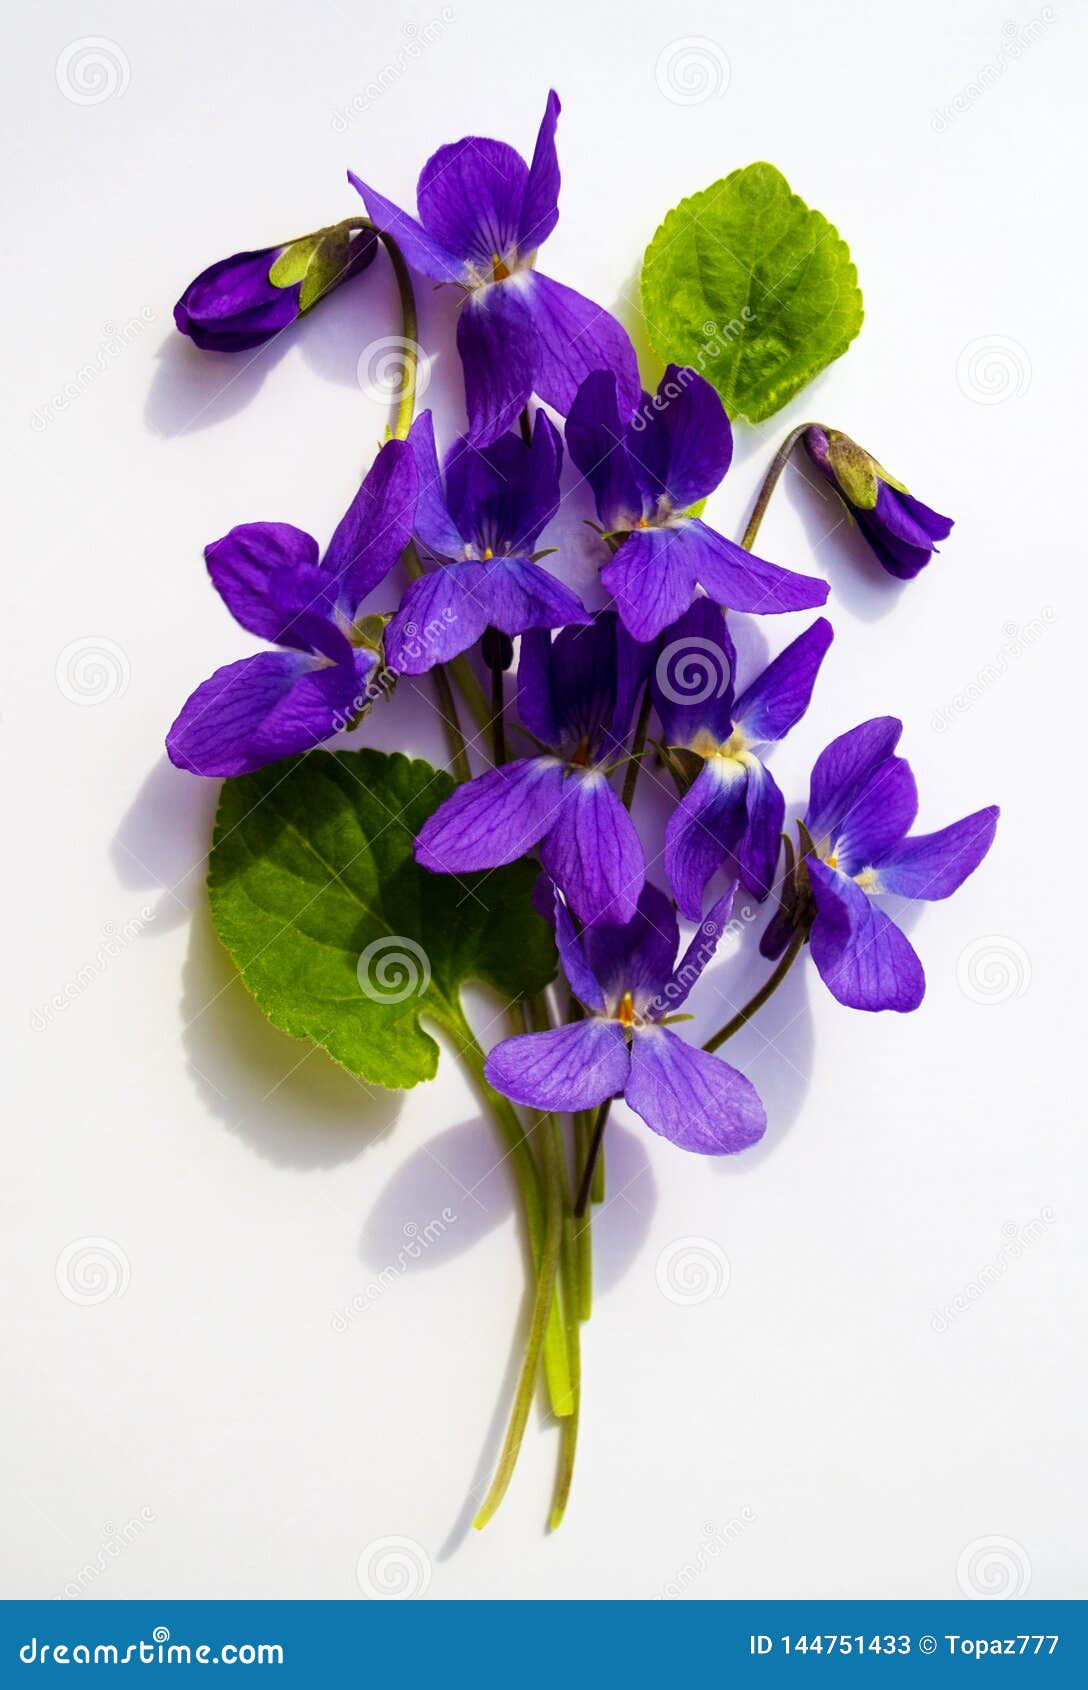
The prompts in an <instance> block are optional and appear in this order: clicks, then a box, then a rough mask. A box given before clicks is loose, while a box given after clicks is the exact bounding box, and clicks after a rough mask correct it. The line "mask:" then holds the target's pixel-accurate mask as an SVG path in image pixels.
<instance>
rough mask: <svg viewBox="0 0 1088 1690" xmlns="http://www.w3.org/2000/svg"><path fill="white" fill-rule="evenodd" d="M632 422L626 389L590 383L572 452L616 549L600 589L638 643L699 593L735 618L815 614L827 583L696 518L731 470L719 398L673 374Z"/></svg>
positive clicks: (571, 426)
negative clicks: (696, 508)
mask: <svg viewBox="0 0 1088 1690" xmlns="http://www.w3.org/2000/svg"><path fill="white" fill-rule="evenodd" d="M642 398H643V402H642V406H641V408H640V410H639V411H638V412H637V413H636V415H635V417H634V419H633V420H632V421H631V422H625V421H624V417H625V415H626V413H625V411H624V410H623V404H622V395H621V394H620V393H619V391H618V389H617V384H616V379H615V377H614V376H613V375H611V374H610V373H608V372H607V371H598V372H596V373H595V374H593V375H590V376H588V377H587V378H586V380H585V381H584V382H583V383H582V385H581V387H580V388H579V390H578V394H577V397H576V398H575V400H574V403H573V404H572V406H571V408H570V413H569V415H568V417H567V426H566V440H567V450H568V451H569V452H570V455H571V457H572V459H573V460H574V462H575V463H576V464H577V466H578V468H579V469H580V470H581V471H582V473H583V475H584V476H585V477H586V479H587V480H588V482H589V484H590V486H591V487H592V489H593V494H594V497H595V499H596V501H597V514H598V516H599V517H600V519H601V521H602V523H603V524H604V526H605V529H606V531H607V533H608V536H609V538H610V539H611V540H612V541H613V542H618V547H617V550H616V555H615V557H614V558H613V559H612V560H611V562H609V563H607V564H605V566H604V568H603V569H602V570H601V580H602V581H603V583H604V585H605V586H606V587H607V588H608V591H609V592H610V593H611V594H612V597H613V598H614V599H615V601H616V605H617V608H618V609H619V613H620V615H621V616H622V617H623V620H624V622H625V624H626V626H627V628H628V629H629V631H630V632H631V633H632V634H633V635H634V637H635V639H636V640H651V639H653V638H654V637H655V635H657V634H659V633H660V632H661V630H662V629H663V628H664V627H666V626H667V625H668V624H669V623H670V622H675V621H676V618H677V617H678V616H680V615H681V614H682V612H683V611H685V610H686V609H687V608H688V605H689V604H690V603H691V601H692V599H693V598H694V597H695V592H696V588H697V587H698V586H702V587H704V588H705V589H706V591H707V593H708V594H709V595H710V597H711V598H712V599H716V600H717V601H718V603H719V604H722V605H728V606H729V608H730V609H731V610H751V611H759V612H765V613H770V612H773V611H783V610H809V609H811V608H812V607H813V606H814V605H821V604H823V603H824V601H825V600H826V598H827V594H828V585H827V582H826V581H817V580H814V579H813V578H812V577H811V576H809V575H795V574H793V573H792V571H790V570H788V569H780V568H779V567H778V566H777V564H773V563H766V562H764V560H763V559H762V558H758V557H756V556H754V554H753V553H751V552H746V551H744V550H743V549H742V548H741V547H740V546H737V545H735V544H734V543H733V541H732V540H727V539H725V537H724V536H723V535H721V534H718V533H716V532H715V530H714V529H713V528H708V527H707V525H706V523H705V522H702V521H700V520H699V518H698V517H694V516H692V515H690V514H689V513H690V507H691V506H692V505H694V504H697V503H698V501H699V500H700V499H705V498H706V496H707V494H708V493H712V492H713V491H714V488H715V487H717V485H718V483H719V481H721V479H722V477H723V476H724V475H725V472H726V470H727V469H728V468H729V463H730V459H731V458H732V456H733V433H732V430H731V428H730V426H729V418H728V417H727V416H726V414H725V409H724V407H723V405H722V402H721V400H720V399H719V397H718V395H717V393H716V392H715V391H714V389H713V388H712V387H711V385H710V383H709V382H708V381H704V380H703V378H702V376H699V375H696V373H695V371H694V370H691V369H679V368H678V367H677V366H676V365H675V364H670V365H669V367H668V369H667V370H666V371H665V374H664V375H663V376H662V378H661V383H660V385H659V387H658V390H657V394H656V396H654V397H651V396H650V395H649V394H643V396H642Z"/></svg>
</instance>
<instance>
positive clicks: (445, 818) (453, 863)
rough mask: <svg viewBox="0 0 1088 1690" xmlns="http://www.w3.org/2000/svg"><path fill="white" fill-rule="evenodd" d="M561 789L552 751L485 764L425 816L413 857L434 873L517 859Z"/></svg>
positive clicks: (538, 833) (542, 828)
mask: <svg viewBox="0 0 1088 1690" xmlns="http://www.w3.org/2000/svg"><path fill="white" fill-rule="evenodd" d="M562 793H563V768H562V764H560V763H559V762H557V761H556V760H555V759H553V758H551V757H528V758H524V759H522V760H521V761H519V762H516V763H504V764H503V765H502V767H501V768H499V769H490V770H489V771H488V773H487V774H486V775H478V776H477V777H476V779H475V780H470V781H467V782H466V783H465V785H464V786H459V787H458V788H457V790H456V791H455V792H452V793H451V794H450V796H449V797H448V798H447V799H446V801H445V803H444V804H441V805H440V806H439V808H438V809H437V810H436V811H435V813H434V815H433V816H431V817H429V818H428V820H427V821H425V822H424V824H423V827H422V829H421V830H420V832H419V835H418V836H417V838H416V862H417V863H421V864H422V866H423V867H424V868H429V869H434V870H435V872H436V873H438V874H458V873H465V872H471V871H472V870H474V869H482V868H499V867H500V866H501V865H502V864H503V863H513V862H516V861H517V859H518V857H523V856H524V855H525V853H526V852H527V851H531V850H532V848H533V846H534V845H535V844H536V843H537V841H538V840H539V839H540V838H541V837H542V836H543V835H544V834H545V833H547V831H548V829H549V828H550V827H551V825H552V823H553V822H554V821H555V818H556V816H557V815H558V813H559V804H560V800H561V798H562Z"/></svg>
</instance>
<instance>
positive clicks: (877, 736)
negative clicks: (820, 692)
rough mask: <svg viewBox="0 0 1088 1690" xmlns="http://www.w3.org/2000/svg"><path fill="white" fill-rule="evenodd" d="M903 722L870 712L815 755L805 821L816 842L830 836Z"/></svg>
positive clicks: (887, 753) (891, 748) (895, 742)
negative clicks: (868, 718) (866, 719)
mask: <svg viewBox="0 0 1088 1690" xmlns="http://www.w3.org/2000/svg"><path fill="white" fill-rule="evenodd" d="M902 732H903V724H902V722H900V721H897V720H896V718H895V717H894V716H874V717H873V718H872V720H871V721H868V722H861V723H859V725H858V726H857V727H856V728H851V729H850V730H849V732H847V733H844V734H840V735H839V737H838V739H833V740H832V741H831V744H830V745H829V746H827V747H826V748H825V749H824V750H823V751H821V752H820V755H819V756H818V757H817V759H816V762H815V765H814V766H813V770H812V781H811V784H810V786H809V795H808V810H807V811H806V813H805V825H806V827H807V828H808V830H809V832H810V833H811V834H812V837H813V839H815V841H816V842H817V844H819V843H821V842H822V841H823V840H824V839H829V838H830V837H831V833H832V830H833V829H834V828H836V827H838V826H839V824H840V823H841V821H842V819H843V817H844V816H845V815H846V813H847V811H848V810H849V808H850V806H851V804H853V803H854V802H855V801H856V800H857V799H858V798H859V797H860V795H861V793H862V792H863V791H864V789H865V787H866V786H867V785H868V784H869V782H870V781H871V780H872V778H873V775H874V774H875V773H876V771H877V769H878V768H879V767H880V765H881V763H883V762H884V761H885V760H886V759H887V758H888V757H890V756H891V754H892V752H893V751H894V750H895V748H896V746H897V745H898V743H899V736H900V734H901V733H902Z"/></svg>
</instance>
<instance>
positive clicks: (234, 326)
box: [174, 228, 377, 352]
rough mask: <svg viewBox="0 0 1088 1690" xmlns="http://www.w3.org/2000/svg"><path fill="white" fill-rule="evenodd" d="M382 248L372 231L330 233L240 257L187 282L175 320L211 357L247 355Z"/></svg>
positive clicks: (321, 232) (238, 254) (337, 230)
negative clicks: (238, 353)
mask: <svg viewBox="0 0 1088 1690" xmlns="http://www.w3.org/2000/svg"><path fill="white" fill-rule="evenodd" d="M376 250H377V239H376V236H375V235H374V232H373V230H371V229H363V230H360V231H358V232H356V233H354V234H351V233H349V231H348V230H347V229H345V228H331V229H319V230H318V231H317V233H316V234H313V235H306V236H304V237H303V239H302V240H299V241H292V242H290V243H289V244H288V245H287V246H270V247H262V248H261V250H260V251H259V252H236V253H235V254H234V255H233V257H231V258H221V259H220V260H219V262H218V263H217V264H212V265H210V266H209V267H208V269H207V270H202V271H201V273H200V275H199V276H197V277H196V279H195V280H194V281H192V282H190V283H189V286H188V287H187V288H186V289H185V292H184V293H183V294H182V296H181V298H180V299H179V300H178V302H177V304H176V305H175V307H174V321H175V323H176V324H177V326H178V328H179V329H180V330H181V333H182V334H187V335H189V337H190V338H191V339H192V340H194V341H195V342H196V344H197V346H199V347H200V348H201V349H202V350H203V351H205V352H246V351H248V350H249V349H250V348H251V347H254V346H263V345H264V343H265V341H267V340H271V339H272V338H273V337H274V336H275V335H277V334H279V332H280V330H281V329H285V328H286V327H287V326H288V324H289V323H293V322H294V320H295V318H296V317H298V316H300V315H301V314H302V313H303V312H304V311H308V310H309V309H310V308H311V306H313V305H316V304H317V302H318V300H319V299H323V298H324V296H325V295H326V294H327V293H329V292H331V290H332V289H333V288H334V287H337V286H339V284H340V283H341V282H344V281H346V280H347V279H348V277H349V276H356V275H358V274H359V272H360V271H361V270H365V269H366V267H367V265H368V264H369V263H370V262H371V260H372V259H373V257H374V254H375V251H376Z"/></svg>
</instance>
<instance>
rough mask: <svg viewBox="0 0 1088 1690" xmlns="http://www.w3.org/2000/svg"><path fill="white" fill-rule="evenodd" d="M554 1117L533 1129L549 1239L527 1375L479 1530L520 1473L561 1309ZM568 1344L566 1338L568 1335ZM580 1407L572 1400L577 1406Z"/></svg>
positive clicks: (560, 1195) (477, 1523) (530, 1338)
mask: <svg viewBox="0 0 1088 1690" xmlns="http://www.w3.org/2000/svg"><path fill="white" fill-rule="evenodd" d="M551 1124H552V1123H551V1120H550V1117H548V1116H547V1115H541V1116H539V1117H538V1119H537V1121H536V1123H535V1125H534V1128H533V1131H534V1132H535V1131H536V1129H537V1128H538V1127H539V1128H541V1129H542V1130H541V1132H540V1134H539V1141H540V1159H541V1162H542V1164H543V1173H544V1204H545V1228H544V1240H543V1245H542V1248H541V1252H540V1264H539V1269H538V1273H537V1283H536V1295H535V1297H534V1299H533V1313H532V1318H531V1319H530V1322H529V1336H528V1338H527V1340H526V1343H525V1355H524V1357H523V1359H522V1364H521V1373H520V1375H519V1377H518V1388H517V1391H516V1392H515V1394H514V1406H513V1408H512V1409H511V1411H510V1423H509V1425H508V1427H507V1430H506V1437H505V1439H504V1441H503V1446H502V1451H501V1453H500V1455H499V1463H498V1466H497V1467H496V1469H495V1477H494V1478H493V1479H492V1481H491V1488H490V1490H489V1491H488V1493H487V1495H486V1497H485V1498H484V1501H483V1505H482V1507H481V1508H480V1511H479V1513H478V1514H477V1515H476V1518H475V1519H474V1520H473V1522H472V1524H473V1525H474V1526H475V1527H476V1530H477V1531H482V1530H483V1528H484V1526H486V1525H487V1522H488V1521H489V1520H490V1519H491V1517H492V1515H493V1514H494V1513H495V1510H496V1509H497V1508H498V1506H499V1504H500V1502H501V1501H502V1499H503V1497H504V1496H505V1495H506V1492H507V1488H508V1486H509V1484H510V1480H511V1478H512V1477H513V1474H514V1466H515V1464H516V1462H517V1458H518V1452H519V1451H520V1449H521V1442H522V1439H523V1438H524V1436H525V1427H526V1424H527V1422H528V1419H529V1409H530V1407H531V1406H532V1401H533V1396H534V1393H535V1391H536V1379H537V1372H538V1369H539V1367H540V1357H541V1354H542V1352H543V1349H544V1339H545V1334H546V1332H547V1330H548V1325H549V1322H550V1319H551V1315H552V1310H553V1309H554V1308H556V1307H557V1303H558V1299H557V1298H556V1295H555V1292H556V1274H557V1273H558V1270H559V1256H560V1251H561V1249H562V1244H563V1176H562V1169H561V1166H560V1162H559V1157H558V1155H557V1154H556V1145H555V1139H554V1137H553V1134H552V1132H551V1130H550V1127H551ZM563 1341H564V1346H565V1345H566V1334H565V1333H564V1334H563ZM573 1406H574V1403H573V1400H572V1403H571V1408H572V1409H573Z"/></svg>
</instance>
